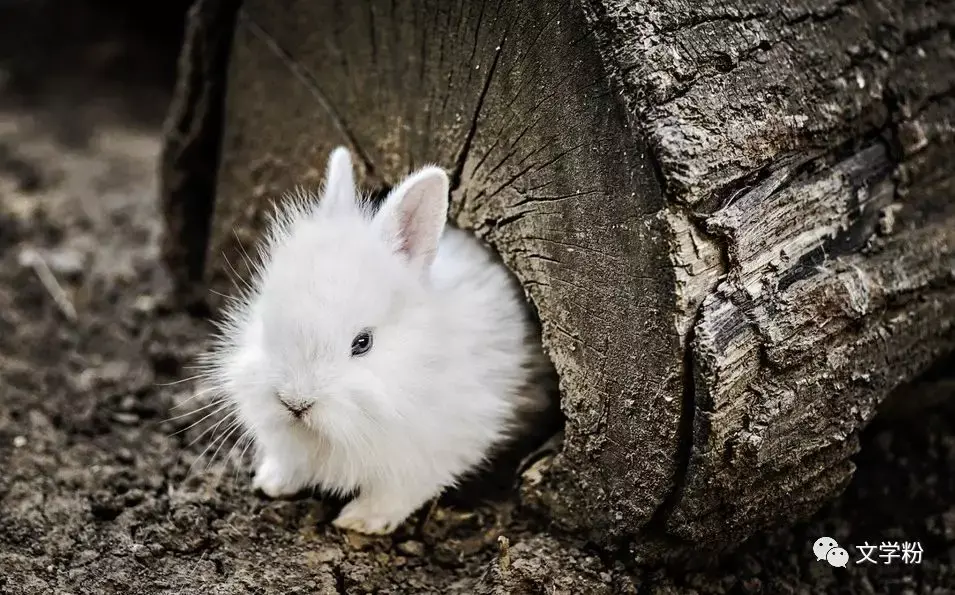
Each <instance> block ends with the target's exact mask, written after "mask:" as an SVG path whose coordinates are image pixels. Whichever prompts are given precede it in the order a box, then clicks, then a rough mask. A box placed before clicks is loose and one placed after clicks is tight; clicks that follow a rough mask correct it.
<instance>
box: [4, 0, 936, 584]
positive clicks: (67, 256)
mask: <svg viewBox="0 0 955 595" xmlns="http://www.w3.org/2000/svg"><path fill="white" fill-rule="evenodd" d="M51 4H52V3H51V2H40V1H34V2H13V3H10V2H0V593H4V594H5V593H10V594H14V593H16V594H19V593H30V594H33V593H75V594H79V593H90V594H93V593H95V594H101V593H130V594H134V593H179V594H190V593H203V594H210V593H364V592H382V593H384V592H390V593H568V594H577V593H615V592H620V593H626V592H630V593H641V594H650V593H660V594H665V593H673V594H676V593H698V594H724V593H725V594H730V593H767V594H777V593H779V594H785V593H798V594H814V593H847V594H848V593H900V594H903V593H904V594H906V595H909V594H912V595H914V594H919V595H929V594H931V595H943V594H947V593H955V407H953V406H951V405H947V406H946V405H942V406H936V407H934V408H933V409H931V410H921V411H916V412H915V413H911V412H910V413H908V414H907V415H905V416H902V415H893V416H892V418H891V420H882V421H878V422H876V423H875V424H873V425H872V426H871V427H870V428H869V429H868V430H867V431H866V434H865V435H864V436H863V439H862V450H861V454H860V455H859V456H858V457H857V460H856V463H857V465H858V471H857V473H856V475H855V478H854V480H853V482H852V484H851V485H850V486H849V488H848V489H847V491H846V492H845V494H844V495H843V496H841V497H840V498H839V499H838V500H836V501H835V502H833V503H831V505H829V506H827V507H826V508H825V509H824V510H821V511H819V512H818V514H817V515H816V516H815V517H814V518H812V519H810V520H808V521H806V522H804V523H802V524H800V525H798V526H795V527H783V528H779V529H777V530H775V531H772V532H768V533H765V534H761V535H757V536H755V537H754V538H752V539H750V540H749V541H748V542H747V543H745V544H744V545H743V546H742V547H741V548H740V549H739V550H738V551H736V552H733V553H730V554H727V555H725V556H723V557H722V558H721V559H719V560H718V561H717V562H716V564H715V565H713V566H711V567H709V568H708V569H707V570H705V571H699V572H686V571H681V570H679V569H676V568H670V569H657V570H654V569H645V568H637V567H634V566H633V565H631V564H629V563H627V561H626V559H625V557H624V556H619V555H617V556H615V555H613V554H609V553H605V552H600V551H597V550H594V549H591V548H590V547H589V546H588V545H587V544H586V543H580V542H578V541H576V540H574V539H573V538H572V537H570V536H560V535H556V534H552V533H550V532H549V530H548V527H547V525H546V522H545V521H543V520H541V519H534V518H530V517H528V516H527V515H524V514H522V513H521V511H520V509H519V508H518V507H517V505H516V503H515V502H514V500H513V499H512V498H505V499H504V500H503V501H496V502H485V503H482V504H478V505H466V506H465V505H460V504H455V503H454V502H451V503H450V504H449V503H447V502H446V503H442V504H440V505H438V506H436V507H435V508H434V509H433V510H430V511H428V512H427V513H426V514H424V515H423V516H422V517H421V518H420V519H419V521H420V522H418V523H417V524H414V523H412V524H409V526H407V527H403V528H402V529H400V530H399V532H398V533H397V534H396V535H394V536H392V537H388V538H359V537H356V536H354V535H346V534H343V533H341V532H339V531H337V530H335V529H333V528H332V527H331V526H330V524H329V521H330V520H331V518H332V516H333V515H334V514H335V512H336V509H337V507H338V506H340V504H341V503H340V502H330V501H327V500H323V499H321V498H320V497H318V496H315V495H303V496H302V497H300V498H298V499H294V500H283V501H271V500H268V499H265V498H264V497H262V496H260V495H258V494H255V493H253V492H252V490H251V489H250V487H249V472H248V470H247V467H246V465H244V464H243V457H242V456H241V454H242V453H241V448H239V447H240V446H241V444H234V442H233V441H232V440H223V441H221V442H215V441H214V440H212V437H213V436H222V435H224V434H223V433H222V432H220V430H222V429H224V428H225V426H219V427H216V426H215V422H216V417H215V416H214V415H213V416H211V417H210V418H208V419H204V420H203V419H202V418H203V417H204V415H205V414H206V413H208V411H197V409H198V408H200V407H203V405H201V404H197V403H198V402H201V398H199V399H191V400H190V397H192V396H193V395H194V394H195V391H196V387H195V386H194V384H193V383H192V382H180V381H181V380H182V379H183V378H186V377H188V376H189V374H190V370H189V368H188V367H189V365H190V362H191V361H193V358H194V357H195V356H196V354H198V353H199V352H201V350H202V349H203V348H204V346H205V344H206V338H207V336H208V333H209V330H210V326H209V323H208V321H207V320H206V317H205V315H204V313H202V312H185V311H181V310H179V309H176V308H174V307H173V306H172V302H171V300H170V298H169V296H170V283H169V278H168V276H167V274H166V272H165V271H164V269H163V267H162V265H161V263H160V261H159V250H158V241H159V238H160V234H161V226H160V219H159V216H158V213H157V206H156V203H155V198H156V190H157V179H156V168H157V158H158V155H159V151H160V147H161V123H162V117H163V114H164V111H165V108H166V102H167V101H168V100H169V97H170V90H171V85H172V76H173V74H172V73H173V70H174V69H173V66H174V62H175V51H176V44H175V39H176V35H177V31H178V26H179V22H178V20H175V19H173V20H170V21H164V22H162V23H159V24H160V25H161V26H163V27H166V29H165V30H164V31H165V33H166V35H165V36H159V37H158V38H157V37H155V36H150V35H145V34H143V33H142V29H141V28H140V27H138V25H141V24H142V23H141V22H139V23H134V22H132V21H131V20H130V19H129V15H128V14H127V15H122V14H118V13H115V12H114V13H112V15H113V16H112V17H110V18H105V17H104V16H103V15H102V13H96V16H92V15H93V14H94V13H92V12H90V11H89V10H88V9H85V8H82V7H85V6H86V4H84V3H83V2H79V1H78V0H77V1H76V2H74V3H71V4H72V8H70V9H68V10H66V9H63V8H62V7H63V6H64V4H63V3H60V8H58V10H57V11H54V13H51V12H50V10H51V9H50V5H51ZM44 11H46V12H44ZM51 15H52V16H51ZM14 16H15V17H16V18H14ZM152 25H153V26H154V27H153V28H155V26H156V23H155V22H154V23H152ZM17 40H19V41H17ZM170 40H172V41H170ZM24 44H27V45H24ZM948 403H955V399H948ZM196 422H198V423H196ZM194 424H195V425H194ZM220 444H221V445H224V446H222V447H221V448H220ZM216 451H218V452H216ZM713 522H719V519H714V520H713ZM822 536H829V537H832V538H834V539H836V540H837V541H838V542H839V543H840V544H842V545H843V547H846V549H847V550H849V554H850V561H849V565H848V567H847V568H833V567H832V566H830V565H829V564H828V563H825V562H821V561H818V560H816V558H815V556H814V555H813V553H812V543H813V542H814V541H815V540H816V539H817V538H818V537H822ZM865 542H868V543H870V544H881V543H883V542H898V543H899V544H900V545H901V544H902V542H918V543H919V544H920V545H921V547H922V550H923V553H922V559H921V562H920V563H909V564H906V563H903V562H902V561H901V560H899V559H895V560H894V561H892V562H891V563H888V564H886V563H880V564H875V565H873V564H857V563H856V560H857V559H859V558H860V557H861V552H860V550H859V548H857V547H856V546H858V545H861V544H863V543H865ZM877 559H878V558H877ZM879 561H880V562H882V560H879Z"/></svg>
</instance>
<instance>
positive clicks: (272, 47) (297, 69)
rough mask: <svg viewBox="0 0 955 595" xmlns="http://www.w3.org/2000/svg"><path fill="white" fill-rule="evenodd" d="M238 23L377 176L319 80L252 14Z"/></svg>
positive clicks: (241, 11)
mask: <svg viewBox="0 0 955 595" xmlns="http://www.w3.org/2000/svg"><path fill="white" fill-rule="evenodd" d="M238 22H239V24H241V25H244V26H245V27H246V28H247V29H248V30H249V31H250V32H251V33H252V34H253V35H254V36H255V37H256V38H257V39H258V40H259V41H261V42H262V43H263V44H264V45H265V46H266V47H267V48H268V49H269V51H270V52H271V53H272V54H273V55H274V56H275V57H276V58H278V59H279V61H280V62H281V63H282V64H283V65H284V66H285V67H286V68H288V70H289V71H290V72H291V73H292V75H293V76H294V77H295V78H296V79H298V81H299V82H300V83H302V85H303V86H304V87H305V88H306V89H307V90H308V91H309V93H311V95H312V97H314V98H315V100H316V101H317V102H318V104H319V105H320V106H321V107H322V109H323V110H325V113H327V114H328V116H329V117H330V118H331V120H332V124H333V125H334V126H335V128H336V129H337V130H338V131H339V132H340V133H341V135H342V137H344V138H345V139H346V140H347V141H348V144H349V145H351V147H352V148H353V149H354V150H355V152H356V153H358V157H359V159H361V161H362V163H363V164H364V166H365V169H366V170H367V172H368V175H369V176H370V177H375V176H377V170H376V168H375V164H374V162H372V160H371V157H369V155H368V153H367V152H366V151H365V150H364V149H363V148H362V146H361V144H360V143H359V142H358V139H357V138H356V137H355V135H354V133H352V131H351V130H350V129H349V128H348V126H347V125H346V123H345V121H344V120H343V119H342V117H341V114H339V113H338V110H336V109H335V107H334V106H333V105H332V102H331V101H330V100H329V99H328V96H327V95H326V94H325V92H324V91H322V88H321V86H320V85H319V84H318V80H317V79H316V78H315V75H313V74H312V73H311V72H309V71H308V70H307V69H305V68H303V67H302V66H301V65H300V64H299V63H298V62H296V60H295V58H294V57H293V56H292V55H291V54H289V53H288V51H286V50H285V49H284V48H283V47H282V46H280V45H279V43H278V41H277V40H276V39H275V38H274V37H273V36H272V35H270V34H269V33H268V32H267V31H266V30H265V29H263V28H262V27H261V26H259V24H258V23H256V22H255V19H253V18H252V16H251V15H250V14H248V12H247V11H246V10H244V9H241V8H240V9H239V15H238Z"/></svg>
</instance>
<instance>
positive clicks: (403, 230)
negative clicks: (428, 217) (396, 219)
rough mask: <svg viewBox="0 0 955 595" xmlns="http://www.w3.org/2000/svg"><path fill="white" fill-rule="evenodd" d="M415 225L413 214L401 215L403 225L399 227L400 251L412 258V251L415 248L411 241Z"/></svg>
mask: <svg viewBox="0 0 955 595" xmlns="http://www.w3.org/2000/svg"><path fill="white" fill-rule="evenodd" d="M412 225H414V214H413V213H411V212H407V211H405V212H402V213H401V225H400V226H399V227H398V250H400V251H401V252H403V253H405V254H407V255H408V256H412V254H411V250H412V248H413V247H414V246H413V244H412V241H411V234H412V233H413V229H412Z"/></svg>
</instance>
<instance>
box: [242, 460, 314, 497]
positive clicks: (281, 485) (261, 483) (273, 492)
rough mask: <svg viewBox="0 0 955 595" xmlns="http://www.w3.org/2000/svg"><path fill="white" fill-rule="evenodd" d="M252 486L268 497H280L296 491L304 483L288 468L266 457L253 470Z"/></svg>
mask: <svg viewBox="0 0 955 595" xmlns="http://www.w3.org/2000/svg"><path fill="white" fill-rule="evenodd" d="M252 487H254V488H255V489H257V490H259V491H260V492H262V493H263V494H265V495H266V496H268V497H269V498H282V497H285V496H292V495H294V494H296V493H298V491H299V490H301V489H302V488H304V487H305V484H304V482H302V481H300V480H297V479H296V478H295V476H294V474H293V473H292V472H291V471H290V470H289V469H286V468H283V467H282V465H280V464H279V463H278V462H276V461H275V460H274V459H269V458H266V459H265V460H263V461H262V463H261V464H259V467H258V469H256V470H255V478H254V479H253V480H252Z"/></svg>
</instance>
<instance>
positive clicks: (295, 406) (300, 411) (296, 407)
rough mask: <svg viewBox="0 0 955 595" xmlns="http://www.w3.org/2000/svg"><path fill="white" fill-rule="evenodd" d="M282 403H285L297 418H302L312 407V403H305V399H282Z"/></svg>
mask: <svg viewBox="0 0 955 595" xmlns="http://www.w3.org/2000/svg"><path fill="white" fill-rule="evenodd" d="M280 400H281V401H282V404H283V405H285V408H286V409H288V411H289V413H291V414H292V417H294V418H295V419H301V417H302V416H303V415H305V413H306V412H307V411H308V410H309V409H311V408H312V404H311V403H305V402H303V401H298V402H295V401H288V400H286V399H280Z"/></svg>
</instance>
